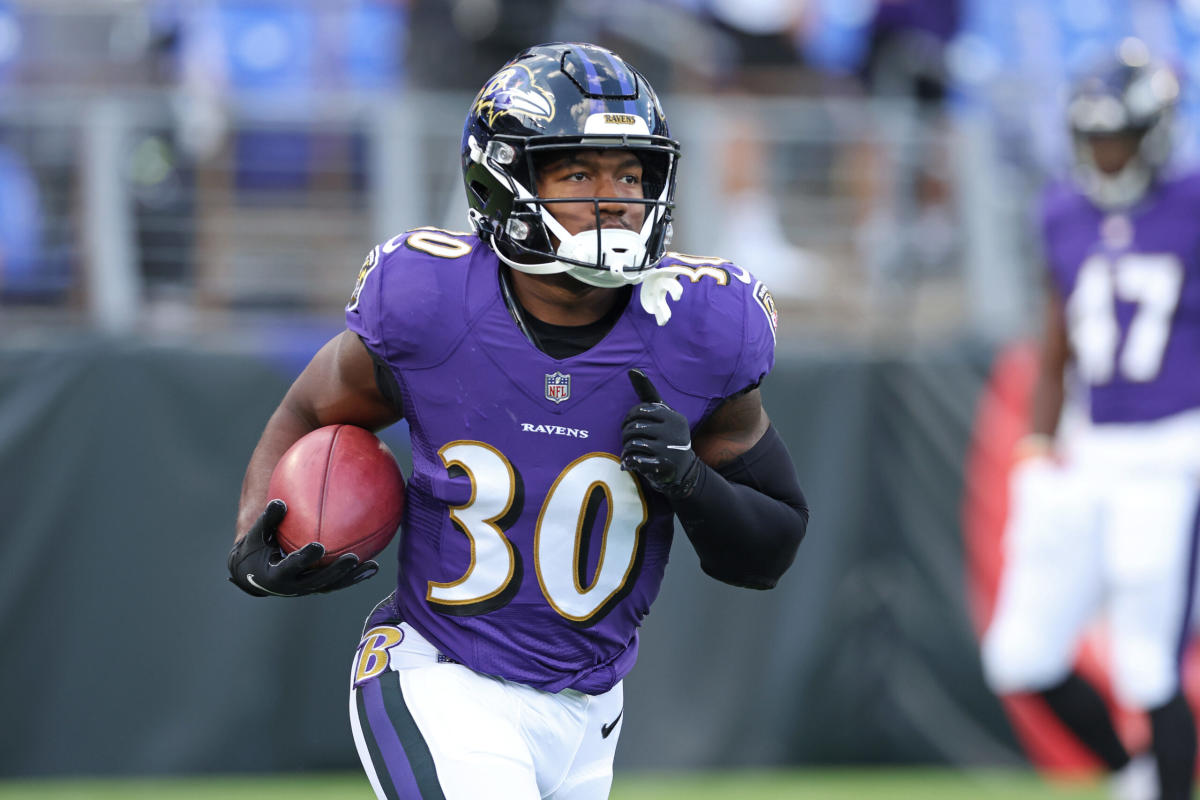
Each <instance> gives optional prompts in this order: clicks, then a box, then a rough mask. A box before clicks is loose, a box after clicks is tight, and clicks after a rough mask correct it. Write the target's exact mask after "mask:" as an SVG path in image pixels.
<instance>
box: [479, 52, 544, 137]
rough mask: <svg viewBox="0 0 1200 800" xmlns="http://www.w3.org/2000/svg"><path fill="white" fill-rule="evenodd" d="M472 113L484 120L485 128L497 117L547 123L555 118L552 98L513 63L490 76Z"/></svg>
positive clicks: (533, 78) (533, 77) (531, 74)
mask: <svg viewBox="0 0 1200 800" xmlns="http://www.w3.org/2000/svg"><path fill="white" fill-rule="evenodd" d="M471 114H472V115H477V116H479V117H480V118H481V119H483V120H484V121H485V122H486V124H487V125H488V127H494V126H495V123H496V117H499V116H501V115H502V114H513V115H518V116H522V117H525V118H527V119H529V120H540V121H542V122H549V121H550V120H551V119H553V118H554V95H553V94H551V93H550V90H549V89H546V88H544V87H541V86H538V85H537V77H536V76H535V75H534V74H533V72H532V71H530V69H529V67H527V66H525V65H524V64H513V65H512V66H508V67H505V68H504V69H502V70H500V71H499V72H497V73H496V74H495V75H493V76H492V79H491V80H490V81H488V82H487V85H486V86H484V87H483V89H482V90H480V92H479V96H478V97H476V98H475V106H474V107H473V108H472V110H471ZM534 124H536V123H534Z"/></svg>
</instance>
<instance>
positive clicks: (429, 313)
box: [346, 228, 475, 368]
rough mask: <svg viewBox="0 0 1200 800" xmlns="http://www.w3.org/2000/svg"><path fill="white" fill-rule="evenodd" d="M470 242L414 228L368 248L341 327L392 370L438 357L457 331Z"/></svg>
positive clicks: (459, 330)
mask: <svg viewBox="0 0 1200 800" xmlns="http://www.w3.org/2000/svg"><path fill="white" fill-rule="evenodd" d="M473 241H475V240H473V239H471V238H470V237H469V235H468V234H460V235H451V234H449V233H446V232H442V231H438V230H435V229H424V228H415V229H413V230H410V231H407V232H405V233H402V234H400V235H398V236H395V237H393V238H391V239H389V240H388V241H386V242H384V243H383V244H381V245H378V246H377V247H375V248H374V249H372V250H371V252H370V253H368V254H367V258H366V261H364V262H363V265H362V268H361V269H360V270H359V272H358V280H357V281H356V283H355V285H354V291H353V292H352V293H351V295H350V301H349V302H348V303H347V304H346V327H347V328H349V329H350V330H351V331H353V332H354V333H356V334H358V335H359V336H360V337H361V338H362V340H363V342H364V343H365V344H366V345H367V347H368V348H369V349H370V350H371V351H372V352H373V353H375V354H376V355H377V356H379V357H381V358H383V359H384V360H386V361H388V362H389V363H391V364H392V365H393V366H395V367H397V368H401V367H418V366H421V365H424V364H428V363H430V362H431V361H435V360H436V359H438V358H440V357H442V356H443V355H444V354H445V352H446V350H447V349H448V348H449V347H450V346H452V344H453V341H454V339H455V338H456V337H457V336H459V335H460V334H461V327H462V325H461V321H462V319H463V316H464V313H465V312H464V308H465V300H464V290H465V289H464V281H465V276H466V273H467V265H468V263H469V261H470V256H471V253H472V242H473Z"/></svg>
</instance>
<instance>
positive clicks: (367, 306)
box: [346, 229, 775, 694]
mask: <svg viewBox="0 0 1200 800" xmlns="http://www.w3.org/2000/svg"><path fill="white" fill-rule="evenodd" d="M667 263H671V264H677V265H681V266H686V267H689V268H691V269H692V272H691V276H690V277H691V280H690V281H689V279H688V277H689V276H686V275H685V276H684V277H683V278H682V279H681V282H682V283H683V284H684V292H683V296H682V298H681V299H680V300H679V301H677V302H673V303H672V312H673V313H672V316H671V319H670V321H669V322H668V323H667V324H666V325H665V326H661V327H660V326H658V325H657V324H656V322H655V320H654V317H653V316H651V315H650V314H647V313H646V312H645V311H643V310H642V308H641V306H640V304H639V302H638V299H637V297H634V298H632V299H631V300H630V302H629V304H628V306H627V307H626V309H625V311H624V313H623V314H622V315H621V317H620V318H619V319H618V321H617V322H616V324H615V325H614V327H613V328H612V330H611V331H610V332H609V333H608V334H607V335H606V336H605V338H604V339H603V340H602V341H600V342H599V343H598V344H596V345H595V346H593V347H592V348H591V349H589V350H587V351H586V352H584V353H581V354H579V355H577V356H572V357H570V358H565V359H554V358H551V357H550V356H548V355H546V354H545V353H543V352H541V351H540V350H538V349H537V348H535V347H534V346H533V345H532V344H530V342H529V341H528V340H526V338H525V337H524V336H523V335H522V334H521V332H520V331H519V330H518V328H517V326H516V324H515V323H514V321H513V319H512V316H511V315H510V314H509V311H508V309H507V307H506V306H505V304H504V300H503V297H502V295H501V292H500V286H499V280H498V266H499V262H498V259H497V258H496V256H495V254H494V253H493V252H492V251H491V250H490V249H489V248H488V247H487V246H486V245H483V244H481V243H480V242H479V240H478V239H477V238H476V237H475V236H473V235H468V234H451V233H448V232H446V231H439V230H434V229H417V230H414V231H409V232H408V233H406V234H402V235H400V236H397V237H395V238H394V239H392V240H390V241H388V242H387V243H385V244H383V245H380V246H379V247H378V248H376V249H375V251H373V253H372V255H371V256H370V257H368V259H367V263H366V264H365V265H364V267H363V270H362V271H361V272H360V274H359V281H358V286H357V287H356V288H355V292H354V294H353V296H352V297H351V302H350V304H349V305H348V306H347V314H346V320H347V325H348V327H349V328H350V330H352V331H354V332H355V333H357V334H358V335H359V336H360V337H362V339H363V341H364V342H365V343H366V344H367V346H368V347H369V348H370V349H371V350H372V351H373V352H374V353H375V354H376V355H377V356H379V357H380V358H382V359H383V360H384V361H386V363H387V364H388V365H389V366H390V367H391V369H392V371H393V373H394V374H395V376H396V379H397V381H398V383H399V386H400V389H401V392H402V396H403V402H404V415H405V417H406V419H407V420H408V423H409V427H410V435H411V439H412V451H413V474H412V475H411V476H410V478H409V488H408V502H407V506H406V508H405V516H404V523H403V527H402V534H401V540H400V568H399V578H398V583H397V589H396V594H395V597H394V601H393V605H392V607H391V608H383V609H381V610H380V611H379V612H378V613H379V615H380V617H381V618H382V617H383V616H385V615H387V614H394V615H396V616H398V617H399V618H401V619H404V620H406V621H407V622H408V623H409V624H411V625H412V626H413V627H414V628H416V629H417V630H418V631H420V633H421V634H422V635H424V636H425V637H426V638H428V639H429V640H430V641H431V642H432V643H434V645H435V646H437V647H438V648H439V649H440V650H441V651H442V652H443V653H444V654H445V655H446V656H448V657H450V658H452V659H454V660H455V661H458V662H460V663H462V664H465V665H466V666H468V667H471V668H472V669H475V670H478V671H480V672H484V673H487V674H491V675H497V676H500V677H502V678H506V679H508V680H513V681H518V682H521V683H525V684H528V685H531V686H535V687H537V688H540V689H544V690H547V691H552V692H556V691H560V690H562V689H566V688H574V689H578V690H580V691H583V692H587V693H590V694H597V693H601V692H604V691H607V690H608V689H609V688H611V687H612V686H613V685H615V684H616V682H617V681H619V680H620V679H621V678H622V677H624V675H625V674H626V673H627V672H628V671H629V670H630V668H631V667H632V666H633V662H634V660H635V658H636V657H637V629H638V627H639V625H640V624H641V620H642V617H644V616H645V615H646V613H647V612H648V611H649V609H650V604H651V603H652V602H653V601H654V598H655V596H656V595H657V594H658V590H659V585H660V583H661V581H662V577H663V572H664V570H665V568H666V565H667V557H668V553H669V551H670V547H671V538H672V531H673V521H672V515H671V510H670V507H669V505H668V504H667V502H666V500H665V499H664V498H663V497H662V496H661V495H659V494H657V493H655V492H653V491H650V490H649V489H647V488H646V487H644V486H642V485H640V484H639V483H638V481H636V480H635V479H634V477H633V476H632V474H631V473H629V472H626V471H623V470H622V469H621V467H620V460H619V454H620V450H621V442H620V431H621V423H622V421H623V419H624V417H625V414H626V413H627V412H628V411H629V409H630V408H632V407H633V406H634V405H635V404H636V403H637V402H638V400H637V396H636V394H635V393H634V390H633V387H632V386H631V384H630V382H629V380H628V378H627V372H628V370H629V369H631V368H633V367H638V368H641V369H643V370H644V371H645V372H646V373H647V374H648V375H649V376H650V378H651V379H652V380H653V381H654V383H655V384H656V386H657V387H658V389H659V391H660V392H661V393H662V396H663V400H664V401H665V402H666V403H667V404H668V405H670V406H671V407H672V408H674V409H676V410H677V411H679V412H680V413H682V414H684V415H686V416H687V418H688V419H689V421H690V422H691V424H692V426H693V428H694V427H695V426H696V425H697V424H698V423H699V422H700V421H701V420H703V419H704V418H705V417H706V416H707V415H708V414H709V413H710V412H711V411H712V410H713V409H714V408H715V407H716V406H717V405H718V404H719V403H720V401H721V400H722V399H723V398H725V397H727V396H729V395H731V394H733V393H735V392H737V391H739V390H741V389H744V388H746V387H747V386H750V385H752V384H755V383H757V382H758V381H759V380H760V379H761V378H762V377H763V376H764V375H765V374H766V373H767V372H768V371H769V370H770V369H771V366H772V364H773V360H774V335H775V334H774V307H773V305H772V303H771V299H770V294H769V293H768V292H767V291H766V290H765V287H763V286H762V285H761V284H760V283H758V282H757V281H755V280H754V279H753V278H751V277H750V275H749V274H747V273H746V272H745V271H744V270H742V269H740V268H738V267H736V266H734V265H733V264H729V263H728V262H718V261H716V260H701V259H690V258H689V259H687V260H686V263H684V262H679V261H677V260H672V259H667V260H665V261H664V264H667ZM635 291H640V289H639V290H635Z"/></svg>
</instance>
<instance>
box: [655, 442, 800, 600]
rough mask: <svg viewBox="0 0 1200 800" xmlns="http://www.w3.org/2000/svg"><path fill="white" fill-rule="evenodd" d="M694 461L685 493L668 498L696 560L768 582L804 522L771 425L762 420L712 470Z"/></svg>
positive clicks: (755, 582)
mask: <svg viewBox="0 0 1200 800" xmlns="http://www.w3.org/2000/svg"><path fill="white" fill-rule="evenodd" d="M700 469H701V475H700V477H699V478H698V480H697V481H696V485H695V488H694V489H693V490H692V492H691V494H690V495H688V496H687V497H686V498H683V499H678V500H673V501H672V503H671V505H672V508H673V509H674V511H675V514H676V515H677V516H678V517H679V521H680V523H681V524H682V525H683V529H684V531H685V532H686V533H687V535H688V538H689V539H690V540H691V542H692V546H693V547H694V548H695V549H696V553H697V555H699V556H700V565H701V567H702V568H703V569H704V571H705V572H706V573H708V574H709V575H711V576H712V577H714V578H716V579H717V580H720V581H723V582H725V583H730V584H733V585H735V586H744V587H747V588H752V589H770V588H772V587H774V586H775V584H776V583H777V582H778V581H779V579H780V578H781V577H782V576H783V573H784V572H786V571H787V569H788V567H789V566H791V564H792V561H793V560H795V557H796V551H797V548H799V546H800V542H801V540H802V539H803V538H804V534H805V531H806V530H807V528H808V503H807V501H806V500H805V498H804V493H803V491H802V490H801V489H800V483H799V480H798V479H797V478H796V472H795V468H794V467H793V466H792V462H791V459H790V458H789V457H788V455H787V449H786V447H784V445H783V441H782V440H781V439H780V438H779V435H778V433H776V432H775V429H774V428H769V429H768V431H767V433H766V434H764V436H763V438H762V439H761V440H760V441H759V443H758V444H756V445H755V446H754V447H753V448H751V450H750V451H749V452H747V453H746V454H745V455H744V456H742V457H740V458H738V459H737V460H736V461H734V462H733V463H731V464H728V465H726V466H723V467H722V468H721V469H720V470H719V471H718V470H715V469H713V468H712V467H709V466H707V465H704V464H701V467H700Z"/></svg>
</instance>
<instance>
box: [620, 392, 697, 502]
mask: <svg viewBox="0 0 1200 800" xmlns="http://www.w3.org/2000/svg"><path fill="white" fill-rule="evenodd" d="M629 382H630V383H632V384H633V390H634V391H635V392H637V396H638V399H639V400H641V402H640V403H638V404H637V405H636V406H634V407H633V408H632V409H630V410H629V413H628V414H626V415H625V422H624V423H623V424H622V426H621V465H622V466H623V467H624V468H625V469H627V470H629V471H630V472H634V473H636V474H638V475H640V476H642V477H643V478H645V479H646V482H647V483H649V484H650V486H651V487H653V488H654V489H655V491H658V492H662V493H663V494H665V495H666V496H667V497H668V498H669V499H671V500H681V499H683V498H685V497H687V496H688V495H689V494H691V493H692V489H693V488H695V486H696V481H697V480H698V479H699V477H700V468H701V462H700V459H699V458H698V457H697V456H696V453H695V451H694V450H692V434H691V429H690V426H689V425H688V421H687V417H685V416H683V414H680V413H679V412H678V411H674V410H672V409H671V408H670V407H669V406H668V405H667V404H666V403H664V402H663V401H662V396H661V395H659V393H658V390H657V389H655V388H654V384H653V383H651V382H650V379H649V378H648V377H646V373H644V372H642V371H641V370H640V369H631V370H629Z"/></svg>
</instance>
